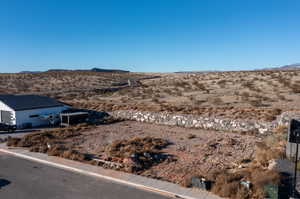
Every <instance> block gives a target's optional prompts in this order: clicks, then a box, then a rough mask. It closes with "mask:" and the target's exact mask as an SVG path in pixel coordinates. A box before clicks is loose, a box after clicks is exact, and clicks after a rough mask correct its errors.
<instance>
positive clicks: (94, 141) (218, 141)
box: [7, 120, 286, 199]
mask: <svg viewBox="0 0 300 199" xmlns="http://www.w3.org/2000/svg"><path fill="white" fill-rule="evenodd" d="M109 121H112V123H105V124H102V125H99V126H91V125H86V124H82V125H78V126H72V127H68V128H58V129H51V130H45V131H41V132H36V133H33V134H28V135H26V136H24V137H23V138H10V139H8V141H7V145H8V146H17V147H29V150H30V151H33V152H42V153H47V154H48V155H51V156H59V157H63V158H67V159H71V160H75V161H81V162H85V163H88V164H96V165H99V166H103V167H104V168H108V169H117V170H121V171H125V172H130V173H135V174H138V175H143V176H147V177H151V178H156V179H161V180H165V181H170V182H173V183H177V184H181V185H182V186H186V187H190V186H193V185H192V179H193V178H195V177H196V178H198V179H202V178H203V177H204V178H206V179H208V180H209V181H211V182H213V184H214V185H213V188H212V191H213V192H214V193H215V194H218V195H220V196H223V197H230V198H245V199H249V198H259V199H260V198H264V192H263V191H262V190H263V187H264V186H265V185H267V184H274V185H277V184H279V183H280V181H281V176H280V175H279V173H278V172H277V171H274V170H271V169H270V168H269V166H270V165H271V163H272V160H274V159H278V158H281V157H283V152H284V147H285V143H286V137H285V136H286V128H280V129H277V130H278V132H274V135H270V137H267V138H266V137H264V138H263V137H260V136H258V135H246V134H244V133H243V134H238V133H227V132H217V131H208V130H199V129H187V128H182V127H175V126H161V125H155V124H146V123H139V122H133V121H118V120H109ZM249 133H250V132H249ZM242 181H251V183H253V188H251V190H250V191H249V190H247V189H246V188H245V187H244V186H242V185H241V184H240V183H241V182H242Z"/></svg>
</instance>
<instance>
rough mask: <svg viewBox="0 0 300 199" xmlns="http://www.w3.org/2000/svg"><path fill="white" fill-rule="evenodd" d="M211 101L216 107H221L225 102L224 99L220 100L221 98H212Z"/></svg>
mask: <svg viewBox="0 0 300 199" xmlns="http://www.w3.org/2000/svg"><path fill="white" fill-rule="evenodd" d="M210 101H211V103H212V104H214V105H221V104H223V103H224V102H223V100H222V98H220V97H214V98H211V99H210Z"/></svg>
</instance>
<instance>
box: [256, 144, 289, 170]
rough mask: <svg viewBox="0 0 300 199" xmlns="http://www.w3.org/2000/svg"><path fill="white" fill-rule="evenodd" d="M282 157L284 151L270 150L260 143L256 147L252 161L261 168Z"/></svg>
mask: <svg viewBox="0 0 300 199" xmlns="http://www.w3.org/2000/svg"><path fill="white" fill-rule="evenodd" d="M282 157H284V151H282V150H280V149H277V148H271V147H269V146H267V145H266V143H263V142H261V143H258V144H257V146H256V150H255V154H254V159H255V160H256V162H257V163H258V164H259V165H261V166H263V167H268V166H269V161H270V160H273V159H278V158H282Z"/></svg>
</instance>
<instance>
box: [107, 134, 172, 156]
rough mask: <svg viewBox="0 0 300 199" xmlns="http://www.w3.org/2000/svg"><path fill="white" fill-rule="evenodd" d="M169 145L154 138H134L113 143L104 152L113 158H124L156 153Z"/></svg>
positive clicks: (162, 140)
mask: <svg viewBox="0 0 300 199" xmlns="http://www.w3.org/2000/svg"><path fill="white" fill-rule="evenodd" d="M167 145H169V142H168V141H167V140H164V139H161V138H154V137H144V138H139V137H135V138H132V139H130V140H117V141H114V142H113V143H112V144H111V145H110V146H109V147H107V149H106V151H107V152H108V153H109V154H110V155H111V156H113V157H119V158H126V157H130V156H131V155H132V154H134V153H144V152H148V153H151V152H157V150H161V149H163V148H164V147H166V146H167Z"/></svg>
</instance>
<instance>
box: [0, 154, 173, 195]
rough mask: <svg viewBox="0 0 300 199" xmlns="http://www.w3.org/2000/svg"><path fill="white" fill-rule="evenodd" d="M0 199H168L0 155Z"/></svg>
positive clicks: (102, 180)
mask: <svg viewBox="0 0 300 199" xmlns="http://www.w3.org/2000/svg"><path fill="white" fill-rule="evenodd" d="M0 198H1V199H2V198H3V199H170V198H168V197H165V196H162V195H159V194H156V193H152V192H148V191H143V190H140V189H135V188H133V187H130V186H126V185H122V184H117V183H113V182H110V181H107V180H104V179H99V178H95V177H90V176H85V175H81V174H77V173H73V172H71V171H66V170H62V169H59V168H55V167H51V166H47V165H44V164H40V163H37V162H32V161H29V160H24V159H21V158H17V157H14V156H11V155H8V154H5V153H1V152H0Z"/></svg>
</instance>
